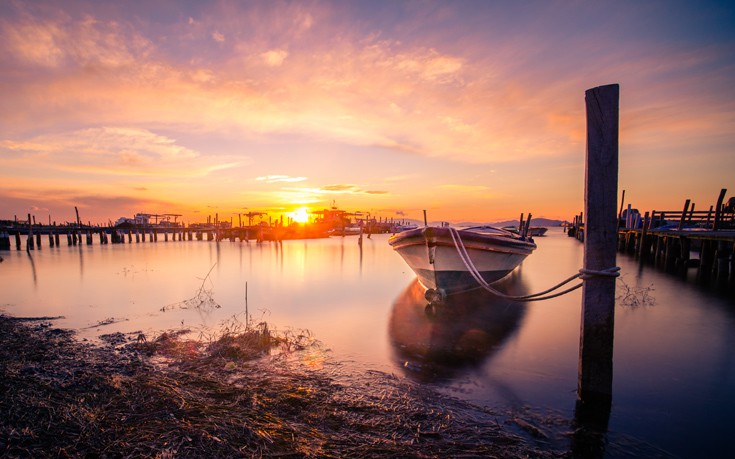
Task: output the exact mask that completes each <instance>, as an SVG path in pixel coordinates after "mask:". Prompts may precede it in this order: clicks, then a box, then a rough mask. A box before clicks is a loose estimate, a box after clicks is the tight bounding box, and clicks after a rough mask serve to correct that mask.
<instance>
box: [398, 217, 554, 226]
mask: <svg viewBox="0 0 735 459" xmlns="http://www.w3.org/2000/svg"><path fill="white" fill-rule="evenodd" d="M404 221H405V222H406V223H413V224H415V225H416V226H419V227H421V226H424V222H423V221H421V220H414V219H410V218H409V219H405V220H404ZM441 223H442V222H441V221H430V222H429V225H436V226H440V225H441ZM562 223H563V221H562V220H551V219H548V218H532V219H531V226H544V227H546V228H552V227H555V226H561V224H562ZM482 225H490V226H495V227H498V228H502V227H504V226H518V220H506V221H502V222H466V221H465V222H458V223H452V226H455V227H457V228H467V227H470V226H482Z"/></svg>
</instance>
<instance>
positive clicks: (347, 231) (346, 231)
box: [329, 225, 364, 236]
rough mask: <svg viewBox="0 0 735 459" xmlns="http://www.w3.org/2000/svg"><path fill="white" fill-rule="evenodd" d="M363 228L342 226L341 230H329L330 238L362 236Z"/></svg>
mask: <svg viewBox="0 0 735 459" xmlns="http://www.w3.org/2000/svg"><path fill="white" fill-rule="evenodd" d="M363 232H364V231H363V227H362V226H356V225H350V226H343V227H341V228H332V229H331V230H329V235H330V236H356V235H360V234H362V233H363Z"/></svg>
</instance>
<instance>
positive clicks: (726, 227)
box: [567, 189, 735, 291]
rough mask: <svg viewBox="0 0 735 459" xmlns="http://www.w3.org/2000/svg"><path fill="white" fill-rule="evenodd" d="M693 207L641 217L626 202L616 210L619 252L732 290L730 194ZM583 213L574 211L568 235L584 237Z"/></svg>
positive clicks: (734, 217) (734, 237) (734, 262)
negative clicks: (705, 207)
mask: <svg viewBox="0 0 735 459" xmlns="http://www.w3.org/2000/svg"><path fill="white" fill-rule="evenodd" d="M726 192H727V190H726V189H722V190H721V192H720V195H719V198H718V200H717V204H715V205H713V206H709V209H708V210H702V211H696V210H695V208H694V205H693V204H691V202H690V200H686V202H685V203H684V205H683V208H682V210H674V211H655V210H654V211H650V212H645V214H643V215H642V216H641V215H640V213H639V212H637V211H636V210H635V209H632V208H631V206H628V207H627V208H626V209H624V210H623V209H622V205H621V212H620V214H619V229H618V251H619V252H621V253H626V254H629V255H632V256H634V257H635V258H636V259H638V260H639V261H640V262H641V263H642V264H649V265H653V266H655V267H657V268H659V269H662V270H664V271H666V272H669V273H674V274H678V275H680V276H683V277H685V276H687V274H688V273H689V270H690V269H695V270H696V280H697V282H699V283H701V284H703V285H714V286H716V287H719V288H722V287H726V288H729V289H730V290H731V291H735V199H734V198H731V199H730V200H729V201H728V202H727V203H723V201H724V197H725V193H726ZM583 217H584V215H583V214H580V215H578V216H575V218H574V220H573V223H572V224H571V225H569V226H568V227H567V234H568V235H569V236H571V237H576V238H577V239H578V240H580V241H583V240H584V218H583Z"/></svg>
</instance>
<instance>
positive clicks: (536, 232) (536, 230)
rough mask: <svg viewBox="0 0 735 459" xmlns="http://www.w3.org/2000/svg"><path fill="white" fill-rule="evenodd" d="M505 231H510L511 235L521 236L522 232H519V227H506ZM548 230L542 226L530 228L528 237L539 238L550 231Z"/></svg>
mask: <svg viewBox="0 0 735 459" xmlns="http://www.w3.org/2000/svg"><path fill="white" fill-rule="evenodd" d="M503 229H504V230H506V231H510V232H511V233H515V234H520V230H518V227H517V226H504V227H503ZM548 230H549V229H548V228H544V227H542V226H532V227H530V228H528V236H530V237H537V236H543V235H544V234H546V232H547V231H548Z"/></svg>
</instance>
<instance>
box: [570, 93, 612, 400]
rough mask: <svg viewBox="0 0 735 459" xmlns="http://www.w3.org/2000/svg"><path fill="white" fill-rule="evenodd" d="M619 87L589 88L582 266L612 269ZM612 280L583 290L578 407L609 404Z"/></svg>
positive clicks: (601, 279)
mask: <svg viewBox="0 0 735 459" xmlns="http://www.w3.org/2000/svg"><path fill="white" fill-rule="evenodd" d="M619 99H620V87H619V85H617V84H612V85H607V86H600V87H597V88H593V89H588V90H587V91H586V92H585V103H586V108H587V154H586V156H587V158H586V163H587V167H586V171H585V199H584V201H585V203H584V204H585V214H586V217H587V219H586V221H585V222H584V233H585V238H584V268H585V269H586V270H594V271H600V270H605V269H610V268H613V267H615V264H616V251H617V236H618V234H617V226H618V225H617V212H616V211H617V188H618V125H619V120H618V118H619ZM615 282H616V280H615V278H614V277H608V276H595V277H592V278H589V279H586V280H585V281H584V286H583V288H582V324H581V330H580V343H579V372H578V385H577V398H578V400H579V402H581V403H582V404H583V405H585V404H588V403H589V404H592V405H598V406H607V407H608V410H609V407H610V405H611V403H612V378H613V335H614V324H615Z"/></svg>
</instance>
